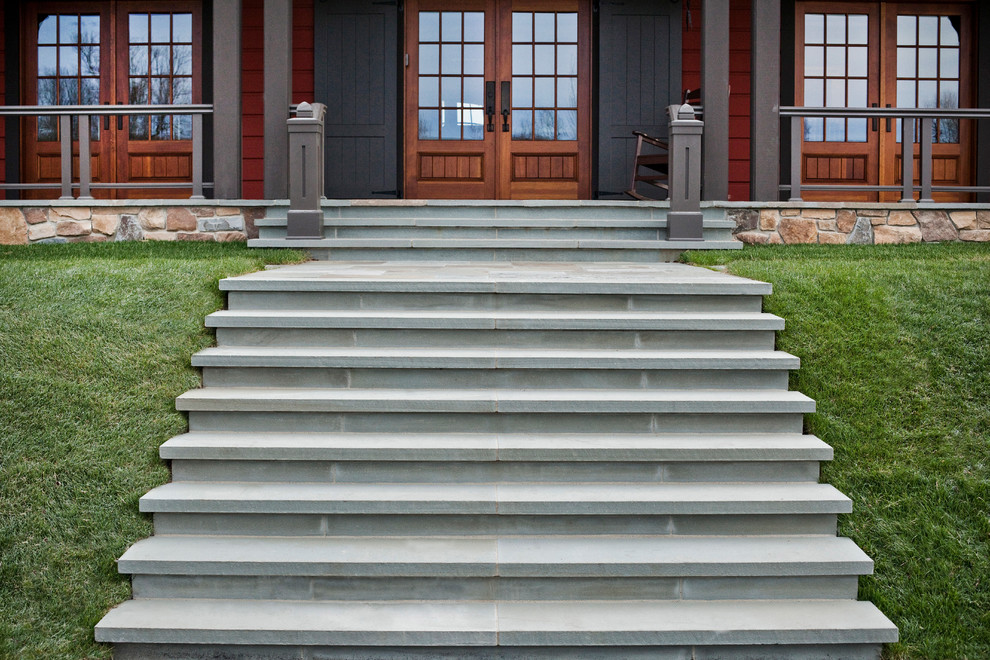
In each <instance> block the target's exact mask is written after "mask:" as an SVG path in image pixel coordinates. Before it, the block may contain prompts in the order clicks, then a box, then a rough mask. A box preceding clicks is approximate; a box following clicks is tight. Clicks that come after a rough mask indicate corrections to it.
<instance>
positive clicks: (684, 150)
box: [667, 103, 704, 241]
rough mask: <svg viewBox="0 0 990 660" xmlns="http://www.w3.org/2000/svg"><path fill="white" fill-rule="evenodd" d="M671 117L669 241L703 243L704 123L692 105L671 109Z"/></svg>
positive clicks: (668, 109) (673, 106)
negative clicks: (696, 116) (702, 177)
mask: <svg viewBox="0 0 990 660" xmlns="http://www.w3.org/2000/svg"><path fill="white" fill-rule="evenodd" d="M667 114H668V115H669V116H670V132H669V133H668V135H669V136H670V164H669V167H670V181H669V184H670V190H669V194H670V213H668V215H667V238H668V240H679V241H701V240H704V239H703V236H702V228H703V222H702V217H701V133H702V129H703V128H704V122H701V121H699V120H697V119H695V118H694V108H692V107H691V106H690V105H688V104H686V103H685V104H684V105H681V106H677V105H672V106H669V107H668V108H667Z"/></svg>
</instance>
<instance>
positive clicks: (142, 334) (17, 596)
mask: <svg viewBox="0 0 990 660" xmlns="http://www.w3.org/2000/svg"><path fill="white" fill-rule="evenodd" d="M299 258H300V255H299V253H288V252H275V251H269V252H263V251H257V250H250V251H249V250H248V249H247V248H246V247H245V246H244V245H243V244H239V245H238V244H208V243H182V244H176V243H172V244H167V243H117V244H113V245H96V244H91V245H83V244H76V245H45V246H38V245H36V246H30V247H8V246H0V657H4V658H18V659H20V658H46V659H61V658H109V657H110V649H109V647H104V646H102V645H97V644H96V643H95V642H93V626H94V625H95V624H96V622H97V621H99V619H100V618H101V617H102V616H103V614H104V613H105V612H106V611H107V610H108V609H109V608H110V607H112V606H113V605H115V604H117V603H119V602H121V601H123V600H126V599H127V598H129V596H130V585H129V581H128V580H127V579H126V578H123V577H122V576H120V575H118V574H117V568H116V564H115V563H114V562H115V560H116V558H117V557H119V556H120V555H121V554H122V553H123V552H124V550H125V549H126V548H127V547H128V546H129V545H130V544H132V543H134V542H135V541H137V540H138V539H140V538H143V537H145V536H148V535H149V534H150V533H151V522H150V519H149V518H148V517H147V516H143V515H141V514H139V513H138V508H137V502H138V498H139V497H140V496H141V495H143V494H144V493H145V492H147V491H148V490H149V489H151V488H153V487H154V486H157V485H159V484H162V483H165V482H166V481H167V480H168V470H167V469H166V467H165V464H164V463H162V462H161V461H160V460H158V446H159V445H160V444H161V443H162V442H164V441H165V440H167V439H168V438H169V437H170V436H172V435H174V434H176V433H178V432H181V431H182V430H183V429H184V428H185V425H186V422H185V418H184V417H183V416H182V415H180V414H179V413H177V412H176V411H175V405H174V402H173V399H174V398H175V397H176V396H178V395H179V394H181V393H182V392H184V391H185V390H187V389H189V388H192V387H197V386H198V385H199V376H198V374H197V373H196V371H195V370H194V369H192V367H190V366H189V357H190V356H191V355H192V353H194V352H195V351H197V350H199V349H201V348H203V347H205V346H208V345H210V343H211V342H212V336H211V333H209V332H207V331H206V329H205V328H204V327H203V319H204V317H205V316H206V315H207V314H209V313H210V312H212V311H214V310H216V309H218V308H219V307H220V306H221V305H222V302H223V300H222V297H221V295H220V292H219V290H218V289H217V282H218V281H219V280H220V278H222V277H226V276H228V275H236V274H240V273H245V272H249V271H253V270H258V269H259V268H261V267H262V266H263V265H264V264H265V263H274V262H279V261H287V260H288V261H294V260H299Z"/></svg>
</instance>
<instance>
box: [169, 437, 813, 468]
mask: <svg viewBox="0 0 990 660" xmlns="http://www.w3.org/2000/svg"><path fill="white" fill-rule="evenodd" d="M160 453H161V457H162V458H163V459H166V460H173V459H207V460H221V459H230V460H338V461H343V460H350V461H494V460H500V461H796V460H808V461H828V460H831V459H832V448H831V447H830V446H829V445H827V444H826V443H824V442H822V441H821V440H820V439H818V438H816V437H815V436H812V435H801V434H795V433H780V434H766V435H763V434H737V435H732V434H721V435H711V434H697V435H692V434H680V435H672V434H667V435H663V434H645V433H644V434H620V433H614V434H608V435H602V434H593V433H588V434H509V433H505V434H502V433H499V434H495V433H305V432H296V433H238V432H206V431H193V432H189V433H185V434H182V435H179V436H176V437H174V438H171V439H170V440H168V441H166V442H165V443H164V444H163V445H162V446H161V450H160Z"/></svg>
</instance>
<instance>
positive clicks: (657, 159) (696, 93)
mask: <svg viewBox="0 0 990 660" xmlns="http://www.w3.org/2000/svg"><path fill="white" fill-rule="evenodd" d="M683 102H684V103H688V104H691V105H693V106H698V104H700V103H701V90H700V89H686V90H684V92H683ZM633 135H635V136H636V156H635V157H634V158H633V173H632V182H631V183H630V184H629V190H627V191H626V194H627V195H629V196H630V197H633V198H634V199H640V200H645V201H651V199H652V198H650V197H647V196H646V195H643V194H642V193H640V192H639V191H638V190H636V184H637V183H639V182H640V181H642V182H643V183H646V184H649V185H651V186H655V187H657V188H662V189H663V190H667V191H668V192H669V187H668V179H669V178H670V172H669V169H668V168H669V162H668V153H669V145H668V144H667V143H666V142H664V141H663V140H661V139H660V138H655V137H653V136H650V135H647V134H646V133H643V132H642V131H633ZM644 142H645V143H646V144H648V145H650V146H651V147H655V149H650V153H644V152H643V143H644Z"/></svg>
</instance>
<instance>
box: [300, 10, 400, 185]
mask: <svg viewBox="0 0 990 660" xmlns="http://www.w3.org/2000/svg"><path fill="white" fill-rule="evenodd" d="M315 18H316V20H315V26H314V27H315V31H316V34H315V43H314V46H315V60H316V67H315V68H316V79H315V81H314V86H315V93H316V100H317V101H319V102H321V103H325V104H326V106H327V113H326V196H327V197H330V198H366V197H398V195H399V160H398V153H399V151H398V149H399V136H398V130H399V129H398V127H399V121H398V118H399V116H398V110H397V107H398V106H397V101H398V73H397V70H398V57H399V55H398V49H399V34H398V23H399V20H398V18H399V17H398V5H397V3H396V2H381V1H375V0H358V1H354V0H317V3H316V17H315Z"/></svg>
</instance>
